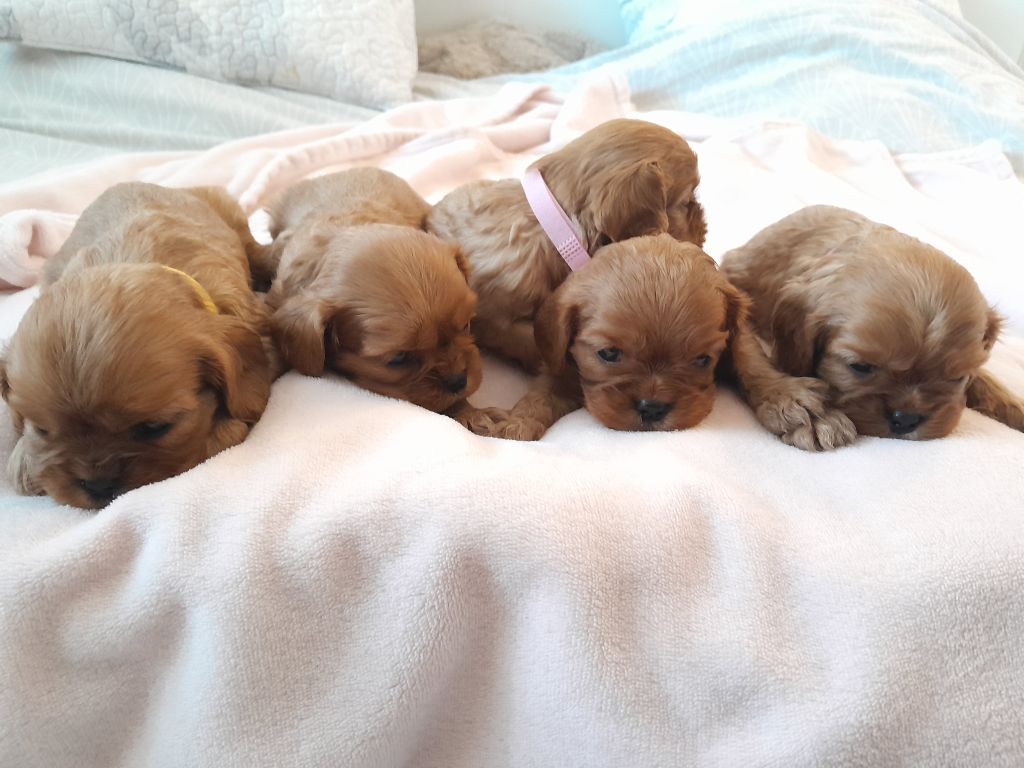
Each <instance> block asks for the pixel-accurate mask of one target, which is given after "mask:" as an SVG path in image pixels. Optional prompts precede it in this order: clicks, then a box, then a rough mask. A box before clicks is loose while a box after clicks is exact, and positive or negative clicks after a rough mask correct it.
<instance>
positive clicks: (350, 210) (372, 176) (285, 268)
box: [267, 168, 481, 412]
mask: <svg viewBox="0 0 1024 768" xmlns="http://www.w3.org/2000/svg"><path fill="white" fill-rule="evenodd" d="M429 210H430V206H429V205H428V204H427V203H426V202H425V201H424V200H423V199H422V198H420V197H419V195H417V194H416V193H415V192H414V191H413V190H412V189H411V188H410V187H409V186H408V184H406V183H405V182H404V181H402V180H401V179H399V178H398V177H397V176H395V175H393V174H391V173H388V172H387V171H382V170H379V169H376V168H357V169H354V170H351V171H345V172H342V173H336V174H331V175H328V176H323V177H320V178H317V179H312V180H309V181H304V182H302V183H300V184H298V185H296V186H295V187H293V188H292V189H290V190H289V191H288V192H287V193H286V194H285V196H284V198H283V199H282V200H281V201H280V202H279V203H277V204H276V205H274V206H273V207H272V209H271V216H272V219H273V224H272V229H271V231H272V232H274V233H275V240H274V249H275V251H277V253H278V254H279V259H280V264H279V269H278V275H277V278H276V279H275V281H274V283H273V285H272V287H271V290H270V293H269V294H268V296H267V303H268V305H269V306H270V307H271V308H272V309H273V310H274V314H273V318H272V325H273V331H274V338H275V340H276V341H277V344H278V347H279V349H280V351H281V354H282V355H283V357H284V359H285V360H286V361H287V362H288V363H289V364H290V365H291V366H292V367H293V368H295V370H297V371H299V372H300V373H304V374H306V375H308V376H320V375H322V374H323V373H324V371H325V370H328V369H329V370H333V371H337V372H338V373H341V374H343V375H345V376H347V377H349V378H350V379H351V380H352V381H353V382H355V383H356V384H358V385H359V386H361V387H363V388H365V389H368V390H370V391H372V392H377V393H379V394H382V395H387V396H389V397H395V398H398V399H402V400H408V401H409V402H412V403H415V404H416V405H419V406H422V407H424V408H428V409H429V410H432V411H437V412H452V409H455V410H456V411H458V410H460V409H462V408H468V406H465V403H464V401H465V398H466V397H468V396H469V395H471V394H472V393H473V392H474V391H476V389H477V387H479V386H480V379H481V362H480V353H479V351H478V350H477V348H476V344H475V342H474V340H473V337H472V336H471V335H470V332H469V324H470V321H471V320H472V319H473V314H474V312H475V309H476V296H475V295H474V294H473V291H472V290H470V288H469V285H468V284H467V281H466V265H465V262H464V260H463V258H462V254H461V253H460V252H459V249H458V248H457V247H456V246H454V245H452V244H450V243H446V242H443V241H442V240H440V239H438V238H437V237H434V236H433V235H430V234H427V233H426V232H424V231H423V230H422V229H421V227H422V224H423V220H424V218H425V216H426V214H427V213H428V212H429Z"/></svg>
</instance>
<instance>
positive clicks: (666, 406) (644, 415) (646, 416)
mask: <svg viewBox="0 0 1024 768" xmlns="http://www.w3.org/2000/svg"><path fill="white" fill-rule="evenodd" d="M633 407H634V408H636V412H637V413H638V414H640V421H642V422H643V423H644V424H657V423H658V422H659V421H661V420H662V419H664V418H665V417H666V416H667V415H668V412H669V411H671V410H672V404H671V403H663V402H662V401H661V400H637V402H636V403H635V404H634V406H633Z"/></svg>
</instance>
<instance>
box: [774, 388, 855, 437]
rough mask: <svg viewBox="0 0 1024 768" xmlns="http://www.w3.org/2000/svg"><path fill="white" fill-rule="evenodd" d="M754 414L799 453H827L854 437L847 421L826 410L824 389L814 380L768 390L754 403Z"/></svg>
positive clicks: (841, 416) (830, 409)
mask: <svg viewBox="0 0 1024 768" xmlns="http://www.w3.org/2000/svg"><path fill="white" fill-rule="evenodd" d="M756 413H757V418H758V421H760V422H761V423H762V424H763V425H764V426H765V427H766V428H767V429H768V430H770V431H771V432H773V433H775V434H776V435H778V436H779V437H780V438H782V442H784V443H786V444H787V445H792V446H794V447H796V448H799V449H801V450H803V451H830V450H832V449H834V448H840V447H842V446H844V445H848V444H849V443H851V442H853V440H854V439H855V438H856V437H857V428H856V427H855V426H854V425H853V422H852V421H850V419H849V417H848V416H847V415H846V414H845V413H843V412H842V411H837V410H835V409H834V408H829V407H828V405H827V404H826V397H825V387H824V385H823V384H822V383H821V382H820V381H818V380H816V379H809V378H802V379H793V380H792V381H789V382H787V383H786V386H783V387H778V388H777V389H774V390H772V391H771V392H770V393H768V395H767V396H766V397H765V398H763V399H762V400H761V402H760V403H758V406H757V410H756Z"/></svg>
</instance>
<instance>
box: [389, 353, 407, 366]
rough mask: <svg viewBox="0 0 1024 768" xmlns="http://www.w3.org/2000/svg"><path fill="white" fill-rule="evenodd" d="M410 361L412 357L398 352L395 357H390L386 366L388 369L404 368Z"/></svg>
mask: <svg viewBox="0 0 1024 768" xmlns="http://www.w3.org/2000/svg"><path fill="white" fill-rule="evenodd" d="M412 359H413V358H412V355H410V354H409V353H408V352H399V353H398V354H397V355H394V356H392V358H391V359H390V360H388V361H387V363H386V365H387V367H388V368H404V367H405V366H407V365H409V364H410V363H411V362H412Z"/></svg>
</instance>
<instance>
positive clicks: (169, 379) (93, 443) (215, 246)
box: [0, 183, 277, 508]
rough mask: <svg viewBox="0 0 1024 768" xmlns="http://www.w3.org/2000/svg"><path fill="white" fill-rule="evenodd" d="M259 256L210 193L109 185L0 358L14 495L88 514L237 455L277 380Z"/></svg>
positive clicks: (241, 223)
mask: <svg viewBox="0 0 1024 768" xmlns="http://www.w3.org/2000/svg"><path fill="white" fill-rule="evenodd" d="M264 256H265V254H264V250H263V248H262V246H260V245H259V244H257V243H256V242H255V241H254V240H253V238H252V235H251V233H250V232H249V228H248V223H247V221H246V218H245V215H244V214H243V213H242V211H241V209H240V208H239V207H238V205H237V203H235V201H234V200H232V199H231V198H230V197H229V196H228V194H227V193H226V192H225V191H224V190H222V189H217V188H212V187H204V188H196V189H185V190H175V189H166V188H163V187H158V186H155V185H152V184H142V183H129V184H120V185H117V186H115V187H112V188H110V189H108V190H107V191H106V192H104V193H103V194H102V195H100V197H99V198H98V199H97V200H96V201H95V202H93V203H92V204H91V205H90V206H89V207H88V208H86V209H85V211H84V212H83V213H82V215H81V217H80V218H79V220H78V223H77V224H76V226H75V228H74V230H73V231H72V233H71V235H70V237H69V238H68V240H67V242H66V243H65V244H64V245H63V246H62V247H61V249H60V251H58V253H57V254H56V255H55V256H54V257H53V258H52V259H51V260H50V261H49V263H48V264H47V266H46V269H45V271H44V276H43V289H42V292H41V294H40V296H39V299H38V300H37V301H36V302H35V303H34V304H33V305H32V306H31V307H30V308H29V311H28V312H27V313H26V315H25V317H24V319H23V320H22V322H21V324H20V325H19V327H18V330H17V332H16V333H15V335H14V337H13V338H12V339H11V342H10V345H9V347H8V349H7V350H6V353H5V355H4V358H5V359H4V360H3V361H0V392H2V394H3V397H4V399H5V400H6V401H7V403H8V406H9V408H10V413H11V417H12V419H13V422H14V426H15V430H16V432H17V433H18V434H19V436H20V437H19V439H18V443H17V445H16V446H15V449H14V452H13V454H12V456H11V460H10V462H9V465H8V472H9V474H10V475H11V478H12V481H13V482H14V484H15V487H16V488H17V489H18V491H19V492H21V493H26V494H49V495H50V496H52V497H53V498H54V499H55V500H57V501H59V502H61V503H65V504H71V505H74V506H78V507H87V508H100V507H103V506H105V505H107V504H108V503H110V502H111V501H112V500H113V499H114V498H116V497H117V496H118V495H120V494H122V493H124V492H126V491H129V490H132V489H133V488H137V487H139V486H142V485H146V484H148V483H153V482H157V481H159V480H163V479H165V478H168V477H170V476H172V475H176V474H178V473H180V472H184V471H185V470H187V469H190V468H191V467H194V466H195V465H197V464H199V463H200V462H202V461H204V460H205V459H207V458H209V457H210V456H212V455H214V454H215V453H218V452H219V451H222V450H224V449H225V448H228V447H229V446H232V445H235V444H237V443H239V442H241V441H242V440H243V439H244V438H245V436H246V435H247V434H248V432H249V428H250V427H251V426H252V425H253V424H254V423H255V422H256V421H257V420H258V419H259V417H260V415H261V414H262V413H263V409H264V408H265V406H266V403H267V399H268V397H269V393H270V385H271V382H272V381H273V378H274V376H275V374H276V372H277V371H276V368H277V366H276V364H275V362H274V360H272V358H271V355H270V354H268V350H270V349H272V345H271V344H270V341H269V321H268V317H267V314H266V311H265V309H264V307H263V304H262V302H261V301H260V300H259V299H258V298H257V297H256V295H255V294H254V293H253V291H252V287H251V286H252V282H253V279H254V278H255V279H263V278H265V275H264V274H262V271H263V270H264V269H265V268H264V261H263V259H264Z"/></svg>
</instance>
